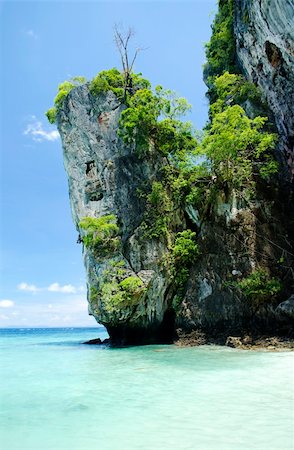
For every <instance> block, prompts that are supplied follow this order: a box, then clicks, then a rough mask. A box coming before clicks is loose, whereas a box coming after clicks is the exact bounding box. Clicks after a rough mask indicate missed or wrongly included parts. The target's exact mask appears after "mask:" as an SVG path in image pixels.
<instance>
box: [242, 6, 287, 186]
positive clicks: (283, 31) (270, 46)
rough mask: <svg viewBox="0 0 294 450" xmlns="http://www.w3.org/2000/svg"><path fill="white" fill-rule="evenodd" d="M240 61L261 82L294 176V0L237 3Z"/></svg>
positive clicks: (249, 75)
mask: <svg viewBox="0 0 294 450" xmlns="http://www.w3.org/2000/svg"><path fill="white" fill-rule="evenodd" d="M235 9H236V17H235V35H236V45H237V55H238V62H239V64H240V65H241V67H242V69H243V70H244V72H245V74H246V76H247V77H248V79H249V80H251V81H253V82H255V83H257V84H258V85H259V86H260V88H261V90H262V92H263V94H264V96H265V98H266V100H267V102H268V105H269V107H270V108H271V110H272V112H273V115H274V119H275V122H276V125H277V128H278V131H279V133H280V136H281V138H282V145H281V147H280V148H281V152H282V153H283V158H284V161H285V162H286V165H287V170H288V174H290V177H291V175H292V176H293V175H294V154H293V145H294V114H293V111H294V106H293V105H294V3H293V0H262V1H260V0H240V1H238V2H235Z"/></svg>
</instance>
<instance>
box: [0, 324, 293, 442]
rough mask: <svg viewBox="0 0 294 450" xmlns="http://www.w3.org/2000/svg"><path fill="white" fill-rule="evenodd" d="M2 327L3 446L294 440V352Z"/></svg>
mask: <svg viewBox="0 0 294 450" xmlns="http://www.w3.org/2000/svg"><path fill="white" fill-rule="evenodd" d="M98 336H100V337H101V338H104V337H106V333H105V331H104V329H103V328H95V329H94V328H84V329H82V328H80V329H79V328H63V329H2V330H0V337H1V349H0V350H1V355H0V357H1V360H0V361H1V397H0V403H1V413H0V414H1V417H0V427H1V428H0V448H1V450H174V449H175V450H251V449H252V450H253V449H254V450H290V449H291V450H292V449H293V448H294V442H293V419H294V417H293V407H294V403H293V387H294V386H293V375H294V373H293V354H292V353H290V352H281V353H274V352H265V351H258V352H257V351H256V352H255V351H242V350H235V349H230V348H223V347H217V346H203V347H194V348H180V347H176V346H164V345H160V346H154V345H152V346H144V347H132V348H121V349H113V348H108V347H106V346H101V347H97V346H88V345H82V342H84V341H85V340H88V339H92V338H95V337H98Z"/></svg>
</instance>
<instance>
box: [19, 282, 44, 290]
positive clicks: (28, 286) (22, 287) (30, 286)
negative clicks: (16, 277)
mask: <svg viewBox="0 0 294 450" xmlns="http://www.w3.org/2000/svg"><path fill="white" fill-rule="evenodd" d="M17 289H19V290H20V291H27V292H37V291H40V290H41V289H40V288H38V287H37V286H35V285H34V284H28V283H20V284H19V285H18V286H17Z"/></svg>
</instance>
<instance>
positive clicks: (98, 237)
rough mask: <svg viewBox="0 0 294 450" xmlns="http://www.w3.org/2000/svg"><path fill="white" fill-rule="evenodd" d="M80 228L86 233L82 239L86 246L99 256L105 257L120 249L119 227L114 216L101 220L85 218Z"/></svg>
mask: <svg viewBox="0 0 294 450" xmlns="http://www.w3.org/2000/svg"><path fill="white" fill-rule="evenodd" d="M79 226H80V228H81V229H82V230H84V232H85V235H84V236H83V238H82V240H83V243H84V245H85V246H86V247H87V248H88V249H90V250H92V251H93V252H95V253H96V254H97V255H98V256H105V255H106V254H108V253H109V252H113V251H115V250H116V249H117V248H118V246H119V242H120V240H119V237H118V236H117V235H118V233H119V227H118V226H117V224H116V217H115V216H114V215H107V216H102V217H99V218H95V217H84V218H83V219H82V220H81V222H80V223H79Z"/></svg>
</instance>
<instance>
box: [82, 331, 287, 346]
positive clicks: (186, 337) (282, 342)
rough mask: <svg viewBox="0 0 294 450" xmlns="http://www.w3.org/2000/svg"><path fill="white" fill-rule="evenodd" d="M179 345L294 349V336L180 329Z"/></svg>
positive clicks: (97, 342)
mask: <svg viewBox="0 0 294 450" xmlns="http://www.w3.org/2000/svg"><path fill="white" fill-rule="evenodd" d="M83 344H86V345H107V346H113V347H116V345H113V344H111V340H110V339H109V338H107V339H103V340H101V339H100V338H96V339H90V340H89V341H86V342H83ZM174 344H175V345H176V346H178V347H199V346H200V345H222V346H226V347H231V348H237V349H242V350H261V351H294V337H285V336H268V335H251V334H244V335H242V336H241V335H240V336H228V335H226V334H220V335H218V336H214V337H211V336H208V335H206V334H205V333H203V332H202V331H199V330H194V331H191V332H190V333H185V332H183V331H182V330H178V337H177V339H176V340H175V341H174Z"/></svg>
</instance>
